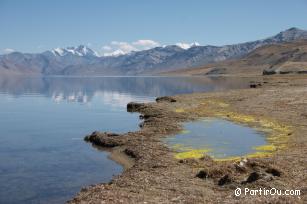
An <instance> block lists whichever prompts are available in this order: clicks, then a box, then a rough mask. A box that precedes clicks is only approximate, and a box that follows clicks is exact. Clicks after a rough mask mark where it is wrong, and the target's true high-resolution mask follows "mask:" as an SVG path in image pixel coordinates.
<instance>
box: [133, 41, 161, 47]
mask: <svg viewBox="0 0 307 204" xmlns="http://www.w3.org/2000/svg"><path fill="white" fill-rule="evenodd" d="M132 44H133V45H135V46H143V47H150V48H152V47H157V46H159V45H160V43H158V42H155V41H153V40H137V41H135V42H133V43H132Z"/></svg>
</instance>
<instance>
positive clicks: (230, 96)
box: [68, 75, 307, 203]
mask: <svg viewBox="0 0 307 204" xmlns="http://www.w3.org/2000/svg"><path fill="white" fill-rule="evenodd" d="M252 84H253V85H252V87H256V88H250V89H244V90H232V91H227V92H215V93H195V94H188V95H178V96H173V97H166V98H162V99H160V100H159V101H158V102H155V103H148V104H134V103H132V104H129V105H128V110H129V111H136V112H139V113H140V114H141V117H142V123H141V124H140V126H141V129H140V130H139V131H137V132H128V133H125V134H122V135H117V134H112V133H98V132H94V133H92V134H91V135H89V136H87V137H86V140H87V141H89V142H92V143H93V144H94V145H95V146H100V147H103V148H109V150H110V151H113V152H114V154H112V155H113V159H115V160H117V161H119V162H121V159H122V158H121V157H118V155H120V154H123V155H125V157H127V156H128V157H129V162H127V161H126V159H124V160H125V161H122V162H121V163H124V164H125V167H126V169H125V171H124V172H123V173H122V174H121V175H119V176H116V177H114V178H113V180H112V181H111V182H110V183H107V184H98V185H94V186H89V187H86V188H84V189H82V190H81V191H80V192H79V194H78V195H76V197H75V198H73V199H72V200H70V201H68V202H69V203H256V202H257V203H307V196H306V193H307V180H306V178H307V157H306V155H307V146H306V145H307V135H306V134H307V77H306V75H305V76H288V77H277V76H276V77H265V78H263V79H262V80H260V81H257V82H252ZM206 116H213V117H221V118H225V119H228V120H231V121H234V122H237V123H242V124H247V125H250V126H253V127H255V128H266V129H272V131H271V132H272V133H271V135H268V138H267V140H268V145H267V146H266V147H264V148H263V150H267V151H265V152H261V151H260V152H259V154H254V155H245V156H242V158H231V159H228V160H225V161H218V160H214V159H212V158H210V157H208V156H206V155H202V156H201V157H199V155H197V154H196V156H195V154H193V152H192V153H191V154H190V156H192V157H193V156H194V157H196V158H189V154H187V155H185V156H184V157H182V158H181V159H176V158H175V156H176V155H178V154H177V152H176V150H174V149H171V148H169V147H167V146H166V145H165V144H164V143H163V142H162V141H161V139H162V138H164V137H167V136H170V135H173V134H176V133H178V132H179V131H181V130H182V125H181V124H182V122H185V121H191V120H196V119H198V118H201V117H206ZM119 125H120V124H119ZM247 139H248V138H247ZM268 152H269V153H268ZM236 188H241V189H242V194H241V196H235V189H236ZM245 188H249V189H253V190H257V189H260V188H262V189H263V190H264V189H271V188H275V189H278V190H282V193H284V191H283V190H300V196H286V195H280V196H279V195H275V196H271V195H263V194H262V195H259V193H258V195H250V194H247V195H244V191H245ZM272 192H273V191H272Z"/></svg>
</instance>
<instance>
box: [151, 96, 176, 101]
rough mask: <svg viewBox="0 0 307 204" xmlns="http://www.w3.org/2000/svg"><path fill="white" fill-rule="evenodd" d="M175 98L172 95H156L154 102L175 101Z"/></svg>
mask: <svg viewBox="0 0 307 204" xmlns="http://www.w3.org/2000/svg"><path fill="white" fill-rule="evenodd" d="M176 101H177V100H176V99H174V98H173V97H170V96H162V97H158V98H156V102H157V103H159V102H170V103H174V102H176Z"/></svg>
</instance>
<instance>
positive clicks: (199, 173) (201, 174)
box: [196, 170, 208, 179]
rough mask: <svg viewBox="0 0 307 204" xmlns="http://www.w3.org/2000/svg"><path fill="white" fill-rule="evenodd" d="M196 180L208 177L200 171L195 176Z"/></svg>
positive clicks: (204, 172)
mask: <svg viewBox="0 0 307 204" xmlns="http://www.w3.org/2000/svg"><path fill="white" fill-rule="evenodd" d="M196 177H197V178H201V179H205V178H207V177H208V173H207V172H206V171H205V170H200V171H199V172H198V173H197V174H196Z"/></svg>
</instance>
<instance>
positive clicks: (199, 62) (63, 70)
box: [0, 28, 307, 75]
mask: <svg viewBox="0 0 307 204" xmlns="http://www.w3.org/2000/svg"><path fill="white" fill-rule="evenodd" d="M302 39H303V40H307V31H305V30H301V29H298V28H290V29H288V30H285V31H283V32H280V33H278V34H277V35H275V36H272V37H269V38H266V39H262V40H256V41H251V42H246V43H240V44H233V45H225V46H211V45H207V46H199V45H198V44H189V45H188V44H185V45H169V46H164V47H155V48H152V49H149V50H143V51H137V52H131V53H128V54H123V55H118V56H101V57H100V56H99V55H98V54H97V53H96V52H95V51H93V50H91V49H90V48H88V47H86V46H83V45H80V46H78V47H68V48H56V49H53V50H51V51H46V52H43V53H39V54H27V53H20V52H13V53H10V54H6V55H0V74H1V73H9V72H16V73H23V74H24V73H28V74H42V75H144V74H147V75H148V74H156V73H159V72H165V71H173V70H179V69H183V68H193V67H199V66H203V65H206V64H209V63H216V62H220V61H223V60H228V59H238V58H241V57H243V56H245V55H247V54H249V53H251V52H252V51H253V50H255V49H257V48H259V47H262V46H265V45H272V44H278V43H284V42H292V41H296V40H302Z"/></svg>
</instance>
